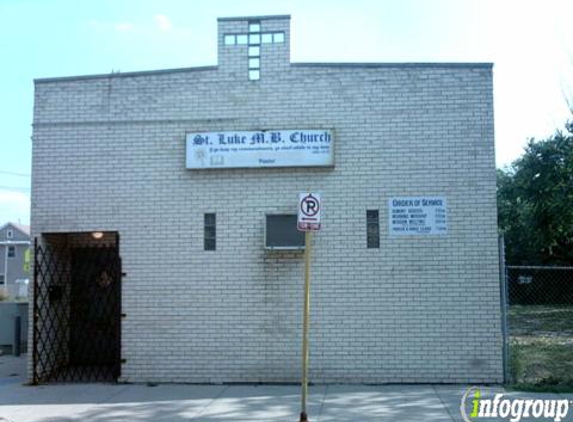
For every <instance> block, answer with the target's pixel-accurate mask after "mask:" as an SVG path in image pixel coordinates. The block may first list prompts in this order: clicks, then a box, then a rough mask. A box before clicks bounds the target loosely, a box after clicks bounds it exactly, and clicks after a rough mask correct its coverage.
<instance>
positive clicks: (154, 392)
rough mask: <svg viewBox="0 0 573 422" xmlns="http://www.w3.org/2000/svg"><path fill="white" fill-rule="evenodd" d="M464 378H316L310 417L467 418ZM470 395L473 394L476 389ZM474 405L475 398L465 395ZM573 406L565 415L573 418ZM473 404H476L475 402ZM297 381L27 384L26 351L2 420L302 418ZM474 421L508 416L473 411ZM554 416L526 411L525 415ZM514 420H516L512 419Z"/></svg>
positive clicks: (318, 420) (10, 364)
mask: <svg viewBox="0 0 573 422" xmlns="http://www.w3.org/2000/svg"><path fill="white" fill-rule="evenodd" d="M467 388H468V386H467V385H380V386H366V385H317V386H311V387H310V388H309V393H310V396H309V406H308V415H309V420H310V421H311V422H354V421H356V422H371V421H381V422H385V421H388V422H414V421H415V422H438V421H439V422H452V421H453V422H463V421H464V419H462V416H461V412H460V403H461V397H462V395H463V393H464V392H465V391H466V390H467ZM498 392H499V393H504V394H505V398H521V399H525V398H529V399H558V400H559V399H560V400H563V399H569V400H570V399H573V394H569V395H567V394H563V395H557V394H531V393H521V392H505V391H504V390H503V388H501V387H482V397H485V396H486V395H487V396H488V397H489V396H493V393H498ZM472 397H473V396H472ZM468 402H469V406H467V407H468V409H470V407H471V398H470V399H469V400H468ZM569 404H570V407H571V408H572V409H571V410H570V411H569V412H568V415H567V417H566V418H562V419H561V420H562V421H568V422H573V403H569ZM470 411H471V409H470ZM299 412H300V387H299V386H288V385H287V386H285V385H189V384H160V385H157V386H152V385H150V386H148V385H145V384H96V383H94V384H53V385H41V386H28V385H26V376H25V357H20V358H15V357H12V356H0V421H1V422H72V421H74V422H75V421H82V422H85V421H89V422H120V421H129V422H132V421H135V422H139V421H149V422H179V421H186V422H222V421H233V422H234V421H245V422H246V421H265V422H274V421H277V422H278V421H280V422H298V420H299V416H298V415H299ZM472 420H475V421H484V422H485V421H487V422H490V421H509V420H510V417H506V418H500V417H498V418H483V417H482V418H474V419H472ZM534 420H535V421H551V420H555V418H543V417H541V418H538V419H536V418H533V417H529V418H523V419H521V421H534ZM513 422H517V421H515V420H514V421H513Z"/></svg>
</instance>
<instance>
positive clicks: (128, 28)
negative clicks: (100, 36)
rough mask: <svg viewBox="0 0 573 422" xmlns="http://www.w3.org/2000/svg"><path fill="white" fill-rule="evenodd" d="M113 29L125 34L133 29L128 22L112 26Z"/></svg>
mask: <svg viewBox="0 0 573 422" xmlns="http://www.w3.org/2000/svg"><path fill="white" fill-rule="evenodd" d="M113 29H115V30H116V31H119V32H127V31H131V30H132V29H133V24H132V23H129V22H119V23H116V24H115V25H114V27H113Z"/></svg>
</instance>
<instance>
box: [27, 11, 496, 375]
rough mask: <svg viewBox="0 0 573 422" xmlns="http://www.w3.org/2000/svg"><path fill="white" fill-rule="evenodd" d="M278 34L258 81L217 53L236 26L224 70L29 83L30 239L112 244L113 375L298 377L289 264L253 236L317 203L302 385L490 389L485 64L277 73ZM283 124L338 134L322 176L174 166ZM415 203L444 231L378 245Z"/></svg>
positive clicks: (298, 299)
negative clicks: (48, 235) (116, 319)
mask: <svg viewBox="0 0 573 422" xmlns="http://www.w3.org/2000/svg"><path fill="white" fill-rule="evenodd" d="M288 22H289V21H288V19H285V18H281V19H276V20H273V19H271V20H262V22H261V25H262V29H263V31H264V30H265V28H267V27H268V28H273V29H275V28H278V29H280V30H284V31H286V33H287V36H286V42H285V43H284V44H282V45H272V46H265V45H263V46H262V51H261V79H260V80H259V81H249V80H248V78H247V64H246V53H245V51H243V50H244V46H224V45H223V38H222V34H224V33H226V32H227V31H231V32H234V31H245V32H246V30H247V29H246V28H247V24H248V22H247V20H243V21H241V20H232V21H228V20H221V21H219V31H220V35H219V38H218V39H219V46H218V48H219V61H220V62H219V66H218V67H205V68H196V69H181V70H176V71H160V72H141V73H134V74H116V75H104V76H96V77H84V78H81V77H80V78H60V79H51V80H37V81H36V91H35V109H34V135H33V183H32V185H33V186H32V196H33V198H32V230H33V235H34V236H38V235H40V234H41V233H44V232H59V231H61V232H73V231H91V230H104V231H118V232H119V233H120V242H121V243H120V250H121V255H122V259H123V271H124V272H125V273H126V274H127V275H126V277H125V278H124V280H123V296H122V297H123V299H122V300H123V303H122V307H123V312H125V313H126V315H127V316H126V318H125V319H124V320H123V326H122V357H123V358H125V359H126V362H125V363H124V364H123V369H122V379H123V380H125V381H134V382H141V381H165V382H167V381H169V382H178V381H185V382H258V381H262V382H294V381H297V380H298V379H299V375H300V349H301V322H302V299H303V256H302V254H301V253H296V252H290V253H285V252H276V251H275V252H270V251H265V250H264V249H263V242H264V239H263V237H264V221H265V214H266V213H273V212H294V210H295V208H296V201H297V194H298V192H299V191H304V190H311V191H319V192H321V193H322V196H323V200H324V210H323V228H324V229H323V231H322V232H320V233H319V234H318V235H317V236H315V240H314V256H313V267H312V304H311V312H312V315H311V333H310V356H311V358H310V359H311V360H310V379H311V381H313V382H353V383H354V382H356V383H358V382H373V383H379V382H486V381H488V382H492V381H500V380H501V379H502V353H501V351H502V349H501V346H502V338H501V329H500V307H499V281H498V262H497V226H496V202H495V164H494V142H493V109H492V72H491V66H490V65H483V64H475V65H472V64H467V65H450V64H380V65H336V64H331V65H319V64H314V65H312V64H290V65H289V64H288V63H289V56H288V54H289V52H288V50H289V48H288V46H289V39H290V36H289V33H288ZM265 47H268V48H267V50H265ZM265 54H267V55H265ZM292 128H307V129H319V128H328V129H333V130H334V133H335V163H336V164H335V167H334V168H286V169H277V168H275V169H272V168H268V169H225V170H204V171H201V170H186V169H185V133H186V132H193V131H216V130H256V129H292ZM417 195H436V196H438V195H439V196H445V197H446V198H447V201H448V226H449V231H448V235H447V236H426V237H423V236H414V237H389V236H388V223H387V221H388V209H387V203H388V199H389V198H390V197H394V196H417ZM367 209H379V210H380V230H381V239H380V248H379V249H367V248H366V210H367ZM207 212H214V213H216V214H217V250H216V251H204V250H203V214H204V213H207Z"/></svg>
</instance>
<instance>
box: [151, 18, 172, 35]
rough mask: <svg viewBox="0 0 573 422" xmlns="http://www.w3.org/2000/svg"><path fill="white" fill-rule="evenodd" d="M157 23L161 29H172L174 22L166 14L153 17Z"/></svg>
mask: <svg viewBox="0 0 573 422" xmlns="http://www.w3.org/2000/svg"><path fill="white" fill-rule="evenodd" d="M153 19H154V20H155V24H156V25H157V27H158V28H159V29H160V30H161V31H170V30H171V29H172V28H173V24H172V23H171V21H170V20H169V18H168V17H167V16H165V15H155V16H154V17H153Z"/></svg>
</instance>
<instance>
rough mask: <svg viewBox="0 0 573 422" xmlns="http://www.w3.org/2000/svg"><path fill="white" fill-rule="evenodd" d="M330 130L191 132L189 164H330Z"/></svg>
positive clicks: (306, 165) (322, 165)
mask: <svg viewBox="0 0 573 422" xmlns="http://www.w3.org/2000/svg"><path fill="white" fill-rule="evenodd" d="M333 165H334V154H333V136H332V131H330V130H270V131H236V132H231V131H227V132H199V133H188V134H187V165H186V166H187V168H188V169H206V168H246V167H328V166H333Z"/></svg>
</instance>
